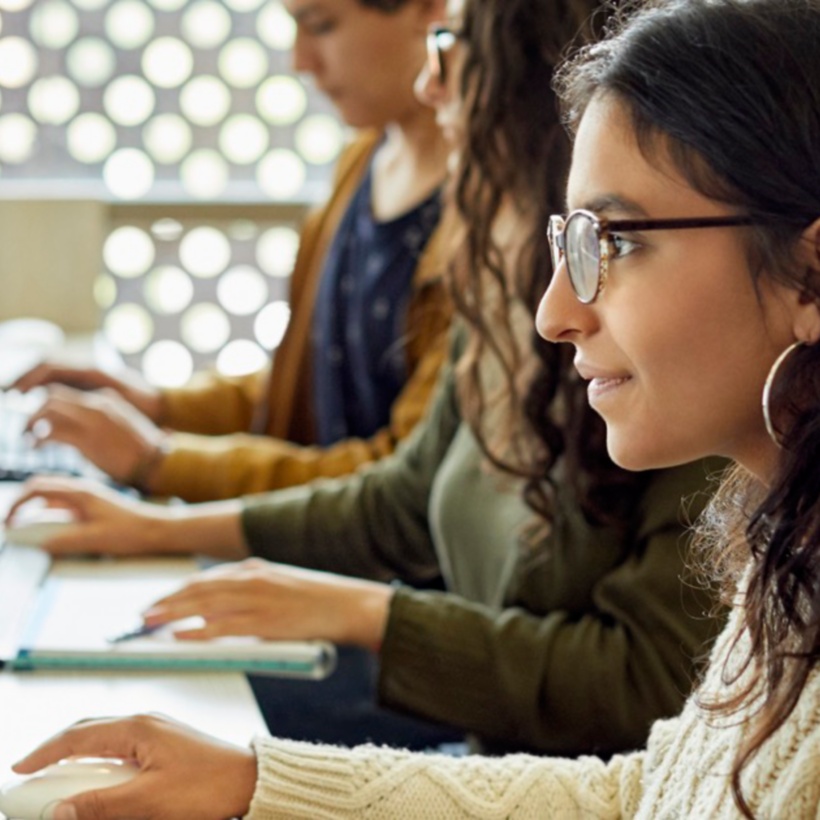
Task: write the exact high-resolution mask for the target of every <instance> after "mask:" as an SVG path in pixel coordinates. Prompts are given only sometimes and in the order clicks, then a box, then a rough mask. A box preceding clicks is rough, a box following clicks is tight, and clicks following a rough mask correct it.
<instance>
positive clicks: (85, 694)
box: [0, 671, 265, 816]
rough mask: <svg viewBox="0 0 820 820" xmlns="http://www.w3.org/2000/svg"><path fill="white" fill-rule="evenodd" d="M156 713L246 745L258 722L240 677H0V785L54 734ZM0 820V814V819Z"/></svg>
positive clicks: (5, 674) (4, 674)
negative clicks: (89, 721)
mask: <svg viewBox="0 0 820 820" xmlns="http://www.w3.org/2000/svg"><path fill="white" fill-rule="evenodd" d="M137 712H161V713H163V714H166V715H169V716H170V717H173V718H176V719H177V720H181V721H183V722H185V723H190V724H191V725H193V726H195V727H196V728H198V729H201V730H202V731H205V732H208V733H210V734H213V735H216V736H217V737H220V738H222V739H223V740H228V741H232V742H234V743H239V744H247V743H248V742H249V741H250V739H251V738H252V737H253V736H254V735H256V734H262V733H264V732H265V723H264V720H263V719H262V715H261V714H260V712H259V709H258V707H257V705H256V700H255V699H254V696H253V692H252V691H251V688H250V686H249V684H248V682H247V679H246V678H245V676H244V675H240V674H232V673H214V674H200V673H155V672H152V673H137V672H131V673H127V674H123V673H116V674H114V673H88V672H81V673H77V672H16V673H11V672H5V671H4V672H0V782H4V781H5V780H7V779H8V778H9V777H10V776H11V775H12V772H10V771H9V767H10V766H11V764H12V763H14V761H15V760H17V759H18V758H20V757H22V756H23V755H24V754H25V753H27V752H29V751H30V750H31V749H33V748H34V747H35V746H37V745H38V744H39V743H41V742H42V741H43V740H45V739H47V738H48V737H50V736H51V735H52V734H54V733H55V732H58V731H60V730H62V729H65V728H66V727H67V726H69V725H70V724H72V723H74V722H75V721H77V720H82V719H83V718H88V717H112V716H116V715H130V714H134V713H137ZM0 816H2V815H0Z"/></svg>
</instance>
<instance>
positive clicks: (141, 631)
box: [108, 624, 164, 643]
mask: <svg viewBox="0 0 820 820" xmlns="http://www.w3.org/2000/svg"><path fill="white" fill-rule="evenodd" d="M163 626H164V624H157V625H155V626H147V625H146V624H142V625H141V626H138V627H137V628H136V629H129V630H128V631H127V632H122V633H120V634H119V635H114V636H112V637H110V638H109V639H108V643H122V642H123V641H132V640H134V639H135V638H145V637H147V636H148V635H153V634H154V632H156V631H157V630H158V629H161V628H162V627H163Z"/></svg>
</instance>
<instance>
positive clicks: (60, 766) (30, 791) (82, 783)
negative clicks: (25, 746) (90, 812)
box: [0, 757, 139, 820]
mask: <svg viewBox="0 0 820 820" xmlns="http://www.w3.org/2000/svg"><path fill="white" fill-rule="evenodd" d="M137 772H139V767H138V766H137V765H136V764H135V763H132V762H131V761H128V760H119V759H115V758H103V757H73V758H67V759H66V760H61V761H60V762H59V763H54V764H52V765H51V766H46V767H45V768H44V769H40V771H39V772H35V773H34V774H30V775H25V776H20V777H16V778H14V779H13V780H10V781H9V782H8V783H5V784H3V785H2V786H0V812H2V813H3V814H5V815H6V817H7V818H9V820H52V818H53V817H54V809H55V808H56V807H57V805H58V804H59V803H61V802H62V801H63V800H65V799H66V798H68V797H72V796H73V795H75V794H80V792H87V791H93V790H96V789H106V788H108V787H110V786H118V785H120V784H121V783H127V782H128V781H129V780H131V778H133V777H135V776H136V774H137Z"/></svg>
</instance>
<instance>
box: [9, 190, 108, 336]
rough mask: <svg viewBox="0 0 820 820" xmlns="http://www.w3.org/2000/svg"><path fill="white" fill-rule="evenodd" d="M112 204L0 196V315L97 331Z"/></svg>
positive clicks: (77, 330) (79, 331)
mask: <svg viewBox="0 0 820 820" xmlns="http://www.w3.org/2000/svg"><path fill="white" fill-rule="evenodd" d="M108 219H109V205H108V204H107V203H104V202H91V201H65V200H61V201H19V200H16V201H13V200H6V201H0V287H1V289H0V320H3V319H16V318H19V317H22V316H34V317H38V318H42V319H50V320H51V321H53V322H56V323H57V324H59V325H60V326H61V327H62V328H63V329H64V330H66V331H67V332H69V333H84V332H89V331H92V330H96V329H97V327H98V326H99V315H98V309H97V306H96V305H95V303H94V297H93V286H94V280H95V278H96V277H97V275H98V274H99V273H100V270H101V268H102V246H103V241H104V239H105V236H106V233H107V225H108Z"/></svg>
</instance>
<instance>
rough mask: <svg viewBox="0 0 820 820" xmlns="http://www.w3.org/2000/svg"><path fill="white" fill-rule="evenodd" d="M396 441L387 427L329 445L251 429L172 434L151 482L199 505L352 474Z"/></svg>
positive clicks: (385, 452) (159, 491)
mask: <svg viewBox="0 0 820 820" xmlns="http://www.w3.org/2000/svg"><path fill="white" fill-rule="evenodd" d="M396 443H397V440H396V438H395V437H394V436H393V434H392V433H391V432H390V431H389V430H388V429H387V428H384V429H382V430H380V431H378V432H377V433H376V435H374V436H373V437H371V438H369V439H348V440H346V441H344V442H340V443H339V444H337V445H335V446H333V447H329V448H323V447H307V446H301V445H298V444H293V443H292V442H289V441H283V440H282V439H276V438H270V437H268V436H254V435H249V434H246V433H235V434H233V435H225V436H202V435H192V434H190V433H173V434H171V435H170V436H169V439H168V445H169V452H168V453H167V454H166V455H165V456H164V458H163V459H162V463H161V465H159V467H158V469H157V470H156V471H155V472H154V474H153V475H152V477H151V482H150V485H149V486H150V489H151V492H152V493H154V494H155V495H159V496H176V497H178V498H182V499H184V500H185V501H189V502H194V503H197V502H203V501H216V500H220V499H228V498H237V497H239V496H242V495H253V494H256V493H266V492H271V491H273V490H279V489H283V488H285V487H293V486H298V485H302V484H307V483H308V482H309V481H312V480H314V479H316V478H335V477H338V476H345V475H349V474H350V473H353V472H354V471H355V470H356V469H357V468H358V467H361V466H362V465H365V464H368V463H370V462H373V461H377V460H378V459H380V458H383V457H384V456H386V455H388V454H389V453H391V452H392V451H393V450H394V448H395V446H396Z"/></svg>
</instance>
